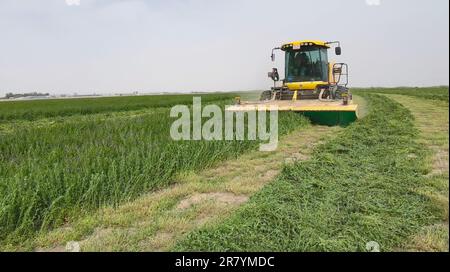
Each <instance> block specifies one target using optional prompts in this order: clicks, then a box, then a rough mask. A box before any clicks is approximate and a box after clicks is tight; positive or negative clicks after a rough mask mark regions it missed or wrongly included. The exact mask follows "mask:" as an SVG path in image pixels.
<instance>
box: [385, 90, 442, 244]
mask: <svg viewBox="0 0 450 272" xmlns="http://www.w3.org/2000/svg"><path fill="white" fill-rule="evenodd" d="M388 97H390V98H392V99H394V100H395V101H397V102H399V103H401V104H402V105H403V106H405V107H406V108H408V109H409V110H410V111H411V113H412V114H413V115H414V117H415V121H416V125H417V127H418V129H419V130H420V136H421V137H420V138H421V143H423V144H424V145H425V146H427V147H428V148H429V149H430V150H431V155H430V157H429V161H428V163H429V166H430V169H431V172H430V173H429V174H427V176H426V177H427V179H428V181H429V183H430V188H429V189H428V190H426V191H424V192H422V193H423V194H424V195H426V196H428V197H430V198H431V199H432V200H433V201H434V202H435V203H436V204H437V206H438V207H439V208H440V210H441V211H442V222H441V223H438V224H435V225H431V226H427V227H425V228H424V229H423V230H422V231H421V232H420V233H418V234H417V235H415V236H414V237H412V238H411V241H410V243H409V244H407V245H405V248H404V249H402V250H410V251H449V245H448V239H449V220H448V214H449V213H448V207H449V201H448V198H449V173H448V167H449V164H448V157H449V136H448V135H449V134H448V133H449V118H448V116H449V109H448V102H445V101H434V100H424V99H418V98H414V97H410V96H404V95H388Z"/></svg>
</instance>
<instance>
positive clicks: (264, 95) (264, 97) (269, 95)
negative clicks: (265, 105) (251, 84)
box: [259, 91, 272, 100]
mask: <svg viewBox="0 0 450 272" xmlns="http://www.w3.org/2000/svg"><path fill="white" fill-rule="evenodd" d="M271 98H272V91H264V92H262V93H261V97H260V98H259V100H270V99H271Z"/></svg>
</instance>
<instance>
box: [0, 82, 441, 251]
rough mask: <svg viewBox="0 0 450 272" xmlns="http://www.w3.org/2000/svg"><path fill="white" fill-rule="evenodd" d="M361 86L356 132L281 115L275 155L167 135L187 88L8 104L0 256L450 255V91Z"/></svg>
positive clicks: (216, 98) (244, 145)
mask: <svg viewBox="0 0 450 272" xmlns="http://www.w3.org/2000/svg"><path fill="white" fill-rule="evenodd" d="M354 94H355V95H356V97H357V98H358V100H357V101H360V102H361V104H360V105H361V107H364V109H363V112H365V114H364V117H363V118H361V119H360V120H358V121H357V122H355V123H353V124H351V125H350V126H348V127H343V128H332V127H321V126H315V125H311V124H310V123H309V121H308V120H307V119H306V118H304V117H302V116H300V115H297V114H294V113H280V116H279V118H280V119H279V127H280V135H281V136H282V137H281V138H280V146H281V148H280V150H279V151H277V152H276V153H273V154H272V153H257V151H256V150H257V146H258V143H259V142H257V141H248V140H245V141H237V140H233V141H204V140H201V141H173V140H172V139H171V138H170V134H169V129H170V125H171V123H172V122H173V121H174V118H171V117H170V116H169V112H170V108H171V107H172V106H173V105H177V104H186V105H190V104H191V103H192V97H193V95H170V96H169V95H166V96H164V95H158V96H135V97H113V98H95V99H67V100H39V101H14V102H11V101H8V102H0V250H36V249H37V248H39V250H40V249H42V248H44V250H45V249H46V248H47V249H52V248H57V249H58V248H59V247H58V246H60V245H62V246H64V243H66V242H68V241H71V240H78V241H81V242H82V244H81V245H82V250H89V249H99V248H100V250H101V248H105V250H106V249H109V250H138V251H139V250H160V249H169V250H174V251H178V250H183V251H184V250H186V251H208V250H215V251H270V250H274V251H366V243H367V242H369V241H376V242H377V243H379V244H380V246H381V250H382V251H396V250H400V251H402V250H419V251H423V250H426V251H448V171H445V170H443V169H444V167H442V165H444V166H445V163H447V167H448V88H447V87H433V88H395V89H394V88H393V89H385V88H383V89H378V88H372V89H357V90H355V91H354ZM243 95H245V94H243ZM235 96H236V94H232V93H225V94H204V95H201V97H202V103H203V104H217V105H219V106H221V107H223V106H224V105H226V104H231V103H232V102H233V98H234V97H235ZM422 114H423V116H424V118H422V119H421V115H422ZM430 120H432V122H431V121H430ZM319 134H320V135H322V136H320V137H319V136H318V135H319ZM296 135H299V136H296ZM284 136H286V137H284ZM306 151H308V152H306ZM302 152H303V153H302ZM249 154H250V155H249ZM283 154H287V155H286V156H283ZM445 154H447V156H445ZM246 155H248V156H250V157H245V156H246ZM437 155H439V156H440V157H439V158H438V159H439V162H438V163H437V162H436V156H437ZM292 157H294V158H295V159H292ZM280 160H282V161H281V162H280ZM226 162H229V164H226ZM276 162H277V163H276ZM267 164H270V165H267ZM214 169H218V170H217V171H216V172H215V171H214ZM258 171H263V174H261V175H258ZM180 177H181V178H180ZM259 180H261V181H260V182H259ZM180 186H181V187H180ZM182 186H184V187H182ZM217 203H219V204H220V205H232V207H233V208H230V209H228V208H227V209H225V206H220V205H219V206H217V207H215V206H214V205H216V204H217ZM105 214H107V215H108V216H107V217H106V218H104V215H105ZM213 215H214V218H213V219H212V220H209V221H208V218H209V217H211V218H212V217H213ZM177 218H178V219H180V220H179V221H176V220H177ZM138 219H139V220H138ZM153 221H154V222H153ZM148 222H152V223H151V224H150V223H148ZM115 228H116V229H115ZM131 229H132V231H129V230H131ZM102 230H104V231H103V232H102ZM112 230H113V231H112ZM109 231H112V232H111V233H110V234H108V233H109ZM169 231H173V233H169V234H168V232H169ZM98 233H102V235H103V236H104V239H103V238H102V236H101V235H99V234H98ZM117 233H121V234H120V235H118V234H117ZM123 233H125V234H123ZM126 235H128V236H126ZM274 237H277V239H274ZM102 239H103V240H102ZM83 243H84V244H83ZM106 245H108V246H106ZM84 246H85V247H84ZM63 250H64V248H63Z"/></svg>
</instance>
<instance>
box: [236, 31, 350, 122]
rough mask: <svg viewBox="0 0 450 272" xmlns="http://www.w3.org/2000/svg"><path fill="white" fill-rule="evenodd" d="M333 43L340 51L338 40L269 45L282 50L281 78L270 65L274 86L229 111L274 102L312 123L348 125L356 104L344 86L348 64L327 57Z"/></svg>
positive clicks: (269, 105) (339, 52)
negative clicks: (282, 74)
mask: <svg viewBox="0 0 450 272" xmlns="http://www.w3.org/2000/svg"><path fill="white" fill-rule="evenodd" d="M333 45H334V49H335V54H336V55H341V47H340V43H339V42H337V41H333V42H323V41H317V40H302V41H295V42H290V43H285V44H283V45H282V46H281V47H275V48H273V49H272V54H271V59H272V61H274V60H275V54H274V52H275V50H282V51H284V53H285V69H284V79H283V80H281V84H280V76H279V74H278V69H277V68H273V69H272V71H271V72H269V73H268V76H269V77H270V78H271V79H272V80H273V83H274V85H273V87H272V88H271V89H270V90H267V91H264V92H262V94H261V97H260V100H259V101H240V98H238V99H237V102H236V105H234V106H232V107H230V108H228V109H227V110H230V111H248V110H251V109H255V107H258V108H259V109H261V107H263V108H266V109H267V110H268V109H269V108H270V107H271V106H277V108H278V110H279V111H294V112H299V113H301V114H303V115H305V116H307V117H308V118H310V119H311V121H312V122H313V123H318V124H324V125H347V124H349V123H351V122H353V121H355V120H356V119H357V105H356V104H353V100H352V94H351V92H350V90H349V89H348V88H347V84H348V66H347V64H345V63H334V62H330V61H329V60H328V51H329V49H330V48H331V47H332V46H333Z"/></svg>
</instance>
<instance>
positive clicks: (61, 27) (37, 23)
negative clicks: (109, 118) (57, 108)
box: [0, 0, 449, 96]
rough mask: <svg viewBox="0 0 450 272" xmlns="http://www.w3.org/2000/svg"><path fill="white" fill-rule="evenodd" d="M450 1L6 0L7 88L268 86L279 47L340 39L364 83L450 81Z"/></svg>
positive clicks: (2, 11)
mask: <svg viewBox="0 0 450 272" xmlns="http://www.w3.org/2000/svg"><path fill="white" fill-rule="evenodd" d="M448 10H449V1H448V0H428V1H427V0H345V1H336V0H315V1H300V0H293V1H280V0H271V1H262V0H247V1H246V0H241V1H233V0H227V1H225V0H224V1H212V0H164V1H163V0H122V1H120V0H79V1H78V0H0V96H1V95H3V94H5V93H6V92H9V91H12V92H19V91H20V92H25V91H41V92H51V93H73V92H78V93H80V94H81V93H92V92H97V93H111V92H131V91H140V92H161V91H228V90H248V89H265V88H269V87H270V86H271V81H270V79H268V78H267V72H268V71H269V70H270V69H271V68H272V66H274V67H279V68H282V66H283V53H281V52H280V53H278V55H277V61H276V62H275V63H272V62H271V61H270V58H269V55H270V49H271V48H272V47H274V46H278V45H280V44H281V43H282V42H287V41H291V40H300V39H321V40H340V41H341V43H342V53H343V54H342V55H341V56H339V57H336V56H334V54H332V55H331V56H332V58H334V59H335V60H338V61H344V62H347V63H348V64H349V66H350V84H351V85H352V86H400V85H402V86H405V85H407V86H427V85H448V82H449V25H448V23H449V11H448Z"/></svg>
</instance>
